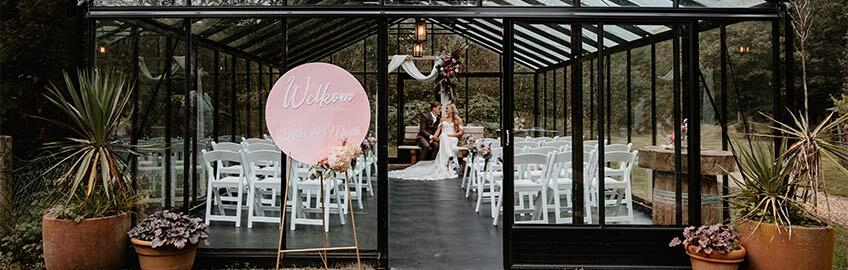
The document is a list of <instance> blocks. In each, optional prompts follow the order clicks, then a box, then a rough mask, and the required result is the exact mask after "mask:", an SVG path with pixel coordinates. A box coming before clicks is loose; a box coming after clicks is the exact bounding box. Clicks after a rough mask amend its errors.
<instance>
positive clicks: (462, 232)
mask: <svg viewBox="0 0 848 270" xmlns="http://www.w3.org/2000/svg"><path fill="white" fill-rule="evenodd" d="M459 181H461V179H450V180H440V181H411V180H398V179H390V180H389V264H390V266H391V268H392V269H398V270H406V269H439V270H445V269H502V268H503V267H502V262H503V259H502V256H501V253H502V243H503V240H502V239H503V238H502V236H501V231H500V228H498V227H494V226H492V218H491V215H490V214H489V213H490V212H489V211H490V210H489V205H488V204H483V206H482V207H481V209H480V214H479V215H478V214H477V213H475V212H474V206H475V203H476V198H477V197H476V196H475V195H474V194H473V193H472V196H471V198H469V199H465V192H464V191H463V190H461V189H460V188H459Z"/></svg>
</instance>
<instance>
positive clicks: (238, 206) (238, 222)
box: [236, 181, 244, 228]
mask: <svg viewBox="0 0 848 270" xmlns="http://www.w3.org/2000/svg"><path fill="white" fill-rule="evenodd" d="M243 190H244V184H243V182H242V181H239V185H238V195H237V196H236V197H237V198H236V199H237V201H236V228H238V227H241V210H242V209H241V207H242V193H244V192H243Z"/></svg>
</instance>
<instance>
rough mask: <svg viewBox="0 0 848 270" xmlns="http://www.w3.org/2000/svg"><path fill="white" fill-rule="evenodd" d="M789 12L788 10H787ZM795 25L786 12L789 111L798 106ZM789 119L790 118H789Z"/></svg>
mask: <svg viewBox="0 0 848 270" xmlns="http://www.w3.org/2000/svg"><path fill="white" fill-rule="evenodd" d="M787 12H788V11H787ZM794 29H795V26H794V25H792V19H791V16H789V15H788V14H786V15H785V16H784V19H783V52H784V54H785V55H784V56H783V58H784V61H786V63H785V64H784V67H785V68H786V70H785V72H784V77H786V83H785V85H786V107H787V109H788V111H794V110H795V108H798V106H797V105H798V104H797V103H796V99H795V30H794ZM787 119H788V118H787Z"/></svg>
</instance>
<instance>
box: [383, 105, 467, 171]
mask: <svg viewBox="0 0 848 270" xmlns="http://www.w3.org/2000/svg"><path fill="white" fill-rule="evenodd" d="M445 114H447V117H444V118H442V120H441V122H440V123H439V127H438V128H437V129H436V133H435V134H433V136H434V137H436V138H438V141H439V150H438V153H437V154H436V159H435V160H424V161H419V162H418V163H415V165H412V166H410V167H408V168H406V169H403V170H398V171H391V172H389V177H391V178H401V179H409V180H441V179H447V178H456V177H457V174H456V172H455V171H454V170H453V168H452V167H451V163H452V162H453V160H452V159H456V151H457V142H459V138H462V118H460V117H459V111H458V110H457V109H456V106H454V105H453V104H448V105H446V106H445Z"/></svg>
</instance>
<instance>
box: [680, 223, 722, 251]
mask: <svg viewBox="0 0 848 270" xmlns="http://www.w3.org/2000/svg"><path fill="white" fill-rule="evenodd" d="M680 244H683V248H686V246H689V245H692V246H694V247H695V252H703V253H706V254H707V255H709V254H712V253H713V252H719V253H722V254H726V253H729V252H731V251H733V250H734V249H736V248H737V247H739V236H737V235H736V233H735V232H733V230H732V229H731V228H730V226H727V225H724V224H713V225H703V226H701V227H698V228H697V229H695V226H689V227H686V228H685V229H683V240H682V241H681V240H680V238H677V237H675V238H674V239H671V242H669V243H668V246H669V247H674V246H677V245H680Z"/></svg>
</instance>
